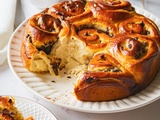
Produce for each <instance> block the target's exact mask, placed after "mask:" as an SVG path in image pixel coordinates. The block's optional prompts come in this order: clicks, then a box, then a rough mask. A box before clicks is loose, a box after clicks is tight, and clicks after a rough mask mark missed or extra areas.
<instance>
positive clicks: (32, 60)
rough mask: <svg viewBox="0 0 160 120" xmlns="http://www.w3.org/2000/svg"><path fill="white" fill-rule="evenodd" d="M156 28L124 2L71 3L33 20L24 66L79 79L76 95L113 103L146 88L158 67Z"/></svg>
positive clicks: (24, 49) (79, 0) (86, 0)
mask: <svg viewBox="0 0 160 120" xmlns="http://www.w3.org/2000/svg"><path fill="white" fill-rule="evenodd" d="M159 47H160V33H159V29H158V27H157V26H156V24H155V23H154V22H153V21H152V20H150V19H149V18H147V17H145V16H143V15H141V14H138V13H137V12H136V11H135V8H134V7H133V6H132V5H131V3H129V2H128V1H124V0H73V1H63V2H61V3H58V4H55V5H53V6H51V7H49V8H46V9H45V10H44V11H42V12H40V13H38V14H36V15H34V16H32V17H31V18H30V19H29V20H28V22H27V25H26V28H25V35H24V39H23V40H22V46H21V50H20V53H21V58H22V62H23V64H24V66H25V67H26V68H27V69H28V70H30V71H32V72H38V73H43V72H50V73H51V74H52V75H53V76H54V75H60V74H59V71H60V70H62V69H66V70H67V72H68V74H76V75H77V80H75V81H76V84H75V85H74V90H73V91H74V95H75V97H76V98H77V99H78V100H82V101H111V100H117V99H122V98H125V97H129V96H131V95H134V94H136V93H138V92H140V91H142V90H143V89H144V88H146V87H147V86H148V85H149V84H150V83H151V82H152V80H153V79H154V77H155V76H156V74H157V72H158V70H159V66H160V51H159Z"/></svg>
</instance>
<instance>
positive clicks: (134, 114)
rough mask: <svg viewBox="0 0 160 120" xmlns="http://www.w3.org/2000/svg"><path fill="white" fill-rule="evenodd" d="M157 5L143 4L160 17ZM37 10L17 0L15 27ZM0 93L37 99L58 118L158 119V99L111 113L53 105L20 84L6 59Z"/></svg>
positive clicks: (0, 69) (1, 69) (137, 2)
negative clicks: (92, 112)
mask: <svg viewBox="0 0 160 120" xmlns="http://www.w3.org/2000/svg"><path fill="white" fill-rule="evenodd" d="M131 2H132V3H133V4H134V5H135V6H138V7H142V4H141V2H140V0H132V1H131ZM21 6H22V7H21ZM158 6H160V3H156V4H155V3H153V2H147V4H145V8H146V9H147V10H149V11H150V12H152V13H154V14H155V15H157V16H158V17H160V12H159V11H160V8H159V7H158ZM39 11H40V10H39V9H37V8H36V7H35V6H33V5H31V4H30V3H28V1H26V0H21V3H20V1H18V4H17V15H16V20H15V27H17V26H18V25H19V24H20V23H21V22H22V21H23V20H24V19H26V18H28V17H30V16H32V15H33V14H35V13H36V12H39ZM0 95H15V96H22V97H26V98H29V99H32V100H34V101H37V102H38V103H40V104H42V105H44V106H45V107H47V108H48V109H49V110H50V111H51V112H52V113H53V114H54V115H55V116H56V117H57V119H58V120H160V100H157V101H156V102H153V103H151V104H149V105H147V106H145V107H141V108H139V109H135V110H131V111H127V112H121V113H112V114H95V113H94V114H91V113H82V112H77V111H72V110H68V109H65V108H61V107H59V106H55V105H53V104H51V103H50V102H48V101H45V100H43V99H41V98H39V97H38V96H36V95H34V94H33V93H32V92H31V91H29V90H28V89H27V88H26V87H25V86H24V85H22V84H21V83H20V82H19V81H18V80H17V78H16V77H15V76H14V75H13V73H12V72H11V70H10V68H9V66H8V63H7V61H6V62H5V63H4V64H3V65H2V66H0Z"/></svg>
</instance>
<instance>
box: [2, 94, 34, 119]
mask: <svg viewBox="0 0 160 120" xmlns="http://www.w3.org/2000/svg"><path fill="white" fill-rule="evenodd" d="M0 120H34V119H33V117H32V116H30V117H27V118H24V117H23V115H22V113H21V112H20V111H19V110H18V109H17V107H15V99H14V98H13V97H9V96H0Z"/></svg>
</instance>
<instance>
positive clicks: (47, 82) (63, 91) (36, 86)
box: [8, 7, 160, 113]
mask: <svg viewBox="0 0 160 120" xmlns="http://www.w3.org/2000/svg"><path fill="white" fill-rule="evenodd" d="M136 11H137V12H138V13H140V14H143V15H145V16H146V17H148V18H150V19H152V20H153V21H154V22H155V23H156V24H157V26H158V27H159V28H160V19H159V18H158V17H156V16H155V15H153V14H152V13H150V12H148V11H146V10H144V9H141V8H137V7H136ZM26 23H27V20H26V21H24V22H23V23H22V24H21V25H20V26H19V27H18V28H17V29H16V30H15V32H14V33H13V35H12V36H11V39H10V42H9V49H8V63H9V66H10V68H11V70H12V72H13V73H14V74H15V76H16V77H17V78H18V80H19V81H20V82H21V83H23V85H25V86H27V88H29V90H31V91H32V92H33V93H35V94H36V95H38V96H40V97H41V98H43V99H45V100H49V101H52V103H53V104H55V105H58V106H61V107H64V108H68V109H72V110H76V111H82V112H89V113H115V112H122V111H128V110H132V109H136V108H139V107H142V106H145V105H147V104H149V103H151V102H154V101H156V100H157V99H159V98H160V80H159V79H160V72H159V73H158V75H157V77H156V78H155V80H154V81H153V82H152V84H150V85H149V86H148V87H147V88H146V89H145V90H143V91H141V92H140V93H138V94H136V95H134V96H131V97H129V98H125V99H121V100H116V101H110V102H83V101H78V100H77V99H76V98H75V96H74V95H73V87H74V83H75V82H76V80H75V78H74V77H71V79H70V77H68V76H63V77H56V76H55V77H53V76H52V75H50V74H36V73H32V72H30V71H28V70H27V69H26V68H25V67H24V66H23V64H22V61H21V57H20V46H21V41H22V39H23V35H24V29H25V26H26Z"/></svg>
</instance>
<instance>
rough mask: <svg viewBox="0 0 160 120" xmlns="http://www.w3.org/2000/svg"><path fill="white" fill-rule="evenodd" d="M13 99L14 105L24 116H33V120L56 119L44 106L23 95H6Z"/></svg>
mask: <svg viewBox="0 0 160 120" xmlns="http://www.w3.org/2000/svg"><path fill="white" fill-rule="evenodd" d="M8 97H12V98H14V99H15V107H17V109H18V111H20V112H21V113H22V115H23V116H24V118H27V117H29V116H33V118H34V120H57V119H56V117H55V116H54V115H53V114H52V113H51V112H50V111H49V110H48V109H46V108H45V107H44V106H42V105H40V104H38V103H36V102H34V101H32V100H30V99H27V98H23V97H18V96H8Z"/></svg>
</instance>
